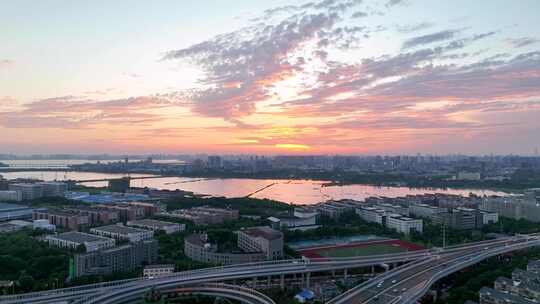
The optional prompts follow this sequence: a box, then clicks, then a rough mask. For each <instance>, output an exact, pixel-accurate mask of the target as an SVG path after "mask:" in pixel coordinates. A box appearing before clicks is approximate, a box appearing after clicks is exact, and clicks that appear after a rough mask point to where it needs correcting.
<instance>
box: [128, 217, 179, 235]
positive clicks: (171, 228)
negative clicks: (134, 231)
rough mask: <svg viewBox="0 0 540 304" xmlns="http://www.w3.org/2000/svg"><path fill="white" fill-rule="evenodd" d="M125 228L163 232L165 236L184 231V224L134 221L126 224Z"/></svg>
mask: <svg viewBox="0 0 540 304" xmlns="http://www.w3.org/2000/svg"><path fill="white" fill-rule="evenodd" d="M126 225H127V226H132V227H138V228H143V229H148V230H152V231H159V230H162V231H165V233H167V234H171V233H175V232H180V231H184V230H186V224H177V223H171V222H165V221H157V220H151V219H143V220H135V221H129V222H127V223H126Z"/></svg>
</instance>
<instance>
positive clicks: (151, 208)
mask: <svg viewBox="0 0 540 304" xmlns="http://www.w3.org/2000/svg"><path fill="white" fill-rule="evenodd" d="M127 204H128V205H130V206H135V207H142V208H143V210H144V216H145V217H150V216H154V215H155V214H156V213H159V212H160V205H158V204H154V203H150V202H127Z"/></svg>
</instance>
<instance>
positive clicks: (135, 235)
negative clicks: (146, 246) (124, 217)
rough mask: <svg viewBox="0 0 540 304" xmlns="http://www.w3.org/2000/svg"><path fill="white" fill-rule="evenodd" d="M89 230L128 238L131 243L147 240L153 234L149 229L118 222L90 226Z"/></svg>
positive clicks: (117, 237) (103, 234)
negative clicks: (115, 223)
mask: <svg viewBox="0 0 540 304" xmlns="http://www.w3.org/2000/svg"><path fill="white" fill-rule="evenodd" d="M90 232H91V233H94V234H97V235H101V236H105V237H111V238H114V239H118V240H128V241H130V242H132V243H135V242H140V241H143V240H149V239H152V237H153V236H154V232H153V231H151V230H145V229H137V228H132V227H127V226H124V225H120V224H118V225H108V226H101V227H96V228H92V229H90Z"/></svg>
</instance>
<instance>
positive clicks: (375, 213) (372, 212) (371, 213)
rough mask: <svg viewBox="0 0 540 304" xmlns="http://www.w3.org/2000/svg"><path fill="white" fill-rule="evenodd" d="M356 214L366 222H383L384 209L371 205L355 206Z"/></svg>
mask: <svg viewBox="0 0 540 304" xmlns="http://www.w3.org/2000/svg"><path fill="white" fill-rule="evenodd" d="M356 214H358V216H360V218H361V219H363V220H364V221H366V222H369V223H377V224H380V225H384V224H385V216H386V211H384V210H383V209H379V208H376V207H372V206H362V207H359V208H356Z"/></svg>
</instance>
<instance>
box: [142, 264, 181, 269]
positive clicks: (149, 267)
mask: <svg viewBox="0 0 540 304" xmlns="http://www.w3.org/2000/svg"><path fill="white" fill-rule="evenodd" d="M160 268H174V264H157V265H148V266H145V267H144V269H160Z"/></svg>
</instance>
